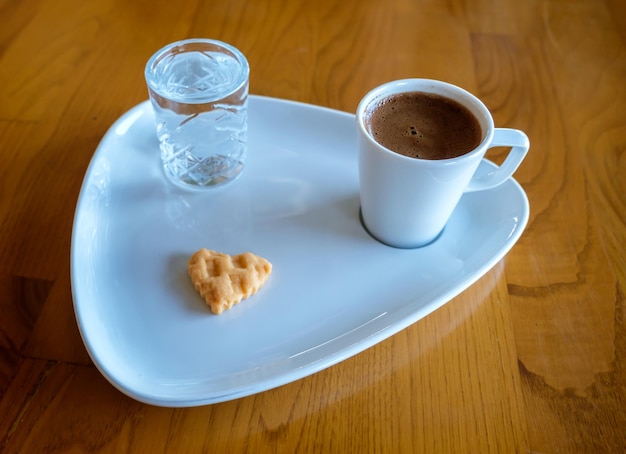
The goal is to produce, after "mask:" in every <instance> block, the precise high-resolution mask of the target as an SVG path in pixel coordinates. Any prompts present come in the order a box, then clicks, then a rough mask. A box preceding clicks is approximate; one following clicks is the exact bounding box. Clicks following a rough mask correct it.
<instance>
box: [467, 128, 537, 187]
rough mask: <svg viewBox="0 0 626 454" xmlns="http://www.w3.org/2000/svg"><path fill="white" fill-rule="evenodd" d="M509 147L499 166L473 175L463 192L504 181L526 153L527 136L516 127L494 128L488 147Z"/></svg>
mask: <svg viewBox="0 0 626 454" xmlns="http://www.w3.org/2000/svg"><path fill="white" fill-rule="evenodd" d="M493 147H511V149H510V150H509V154H508V156H507V157H506V159H505V160H504V162H503V163H502V165H501V166H500V167H496V168H495V169H493V170H492V171H490V172H488V173H486V174H482V175H480V176H479V177H477V176H476V175H474V177H472V180H471V181H470V183H469V185H468V186H467V189H465V192H474V191H482V190H483V189H491V188H495V187H496V186H498V185H500V184H502V183H504V182H505V181H506V180H507V179H508V178H510V177H511V175H513V173H514V172H515V171H516V170H517V168H518V167H519V165H520V164H521V163H522V161H523V160H524V158H525V157H526V153H528V148H529V147H530V141H529V140H528V136H527V135H526V134H524V133H523V132H522V131H520V130H518V129H508V128H495V129H494V131H493V140H492V141H491V144H490V145H489V148H493Z"/></svg>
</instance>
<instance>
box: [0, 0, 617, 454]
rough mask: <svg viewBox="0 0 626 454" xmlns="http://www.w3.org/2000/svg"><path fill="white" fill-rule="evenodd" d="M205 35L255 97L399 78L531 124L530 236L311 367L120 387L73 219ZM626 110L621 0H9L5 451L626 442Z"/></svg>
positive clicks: (594, 449) (322, 94) (3, 79)
mask: <svg viewBox="0 0 626 454" xmlns="http://www.w3.org/2000/svg"><path fill="white" fill-rule="evenodd" d="M188 37H211V38H216V39H220V40H223V41H226V42H229V43H231V44H233V45H235V46H236V47H238V48H239V49H240V50H241V51H242V52H243V53H244V54H245V55H246V56H247V58H248V60H249V62H250V66H251V69H252V76H251V86H250V90H251V92H252V93H254V94H259V95H266V96H272V97H277V98H284V99H291V100H296V101H302V102H306V103H311V104H315V105H321V106H326V107H331V108H334V109H339V110H343V111H348V112H354V111H355V108H356V105H357V104H358V102H359V100H360V98H361V97H362V96H363V95H364V94H365V93H366V92H367V91H369V90H370V89H371V88H373V87H375V86H376V85H379V84H381V83H383V82H386V81H388V80H392V79H400V78H406V77H429V78H437V79H442V80H445V81H448V82H452V83H455V84H458V85H461V86H463V87H464V88H466V89H468V90H470V91H472V92H474V93H475V94H476V95H478V96H479V97H480V98H481V99H483V101H484V102H485V104H486V105H487V106H488V107H489V109H490V110H491V111H492V113H493V115H494V119H495V122H496V124H497V125H498V126H501V127H512V128H518V129H522V130H524V131H526V132H527V134H528V136H529V137H530V141H531V150H530V152H529V155H528V157H527V159H526V160H525V161H524V163H523V164H522V166H521V167H520V169H519V170H518V172H517V173H516V179H517V180H518V181H519V182H520V184H521V185H522V186H523V188H524V190H525V191H526V192H527V194H528V198H529V200H530V206H531V213H530V221H529V223H528V227H527V229H526V231H525V232H524V234H523V236H522V238H521V239H520V240H519V242H518V243H517V244H516V245H515V247H514V248H513V249H512V250H511V252H510V253H509V254H508V255H507V256H506V257H505V258H504V259H503V260H502V261H501V262H500V263H498V264H497V265H496V266H495V267H494V268H493V269H492V270H491V271H490V272H489V273H487V274H486V275H485V276H484V277H483V278H482V279H480V280H479V281H478V282H477V283H476V284H474V285H473V286H471V287H470V288H469V289H468V290H466V291H465V292H463V293H462V294H461V295H459V296H458V297H456V298H454V299H453V300H452V301H450V302H449V303H448V304H446V305H445V306H443V307H442V308H441V309H439V310H437V311H435V312H434V313H432V314H431V315H429V316H428V317H426V318H424V319H422V320H421V321H419V322H417V323H415V324H414V325H412V326H410V327H409V328H407V329H405V330H403V331H401V332H400V333H398V334H397V335H395V336H393V337H391V338H389V339H387V340H386V341H384V342H382V343H380V344H378V345H376V346H374V347H372V348H370V349H368V350H366V351H365V352H363V353H361V354H359V355H357V356H355V357H353V358H350V359H348V360H346V361H344V362H342V363H340V364H338V365H336V366H333V367H331V368H329V369H327V370H324V371H322V372H319V373H317V374H314V375H312V376H309V377H307V378H304V379H302V380H298V381H296V382H293V383H291V384H288V385H285V386H282V387H279V388H277V389H274V390H270V391H267V392H263V393H260V394H257V395H253V396H249V397H245V398H241V399H237V400H234V401H230V402H224V403H220V404H215V405H210V406H204V407H197V408H185V409H173V408H159V407H154V406H149V405H145V404H141V403H139V402H136V401H134V400H132V399H131V398H129V397H126V396H124V395H123V394H121V393H120V392H118V391H117V390H116V389H115V388H114V387H113V386H112V385H110V384H109V383H108V382H107V381H106V380H105V379H104V378H103V376H102V375H100V373H99V372H98V370H97V369H96V368H95V366H94V365H93V364H92V362H91V360H90V359H89V356H88V355H87V353H86V350H85V348H84V346H83V344H82V341H81V338H80V335H79V333H78V328H77V326H76V322H75V319H74V313H73V307H72V294H71V284H70V274H69V256H70V253H69V251H70V238H71V232H72V222H73V216H74V211H75V208H76V200H77V197H78V193H79V190H80V186H81V183H82V179H83V177H84V175H85V171H86V169H87V166H88V164H89V161H90V159H91V157H92V155H93V152H94V150H95V149H96V147H97V145H98V143H99V141H100V139H101V138H102V136H103V135H104V133H105V132H106V130H107V129H108V128H109V126H110V125H111V124H112V123H113V122H114V121H115V120H116V119H117V118H118V117H119V116H120V115H122V114H123V113H124V112H126V111H127V110H128V109H129V108H131V107H132V106H134V105H136V104H137V103H139V102H141V101H143V100H144V99H146V98H147V90H146V88H145V83H144V79H143V67H144V65H145V62H146V61H147V59H148V58H149V56H150V55H151V54H152V53H153V52H154V51H156V50H157V49H159V48H160V47H162V46H163V45H165V44H167V43H169V42H172V41H175V40H178V39H183V38H188ZM625 105H626V3H624V2H622V1H621V0H569V1H562V0H528V1H519V0H501V1H497V2H496V1H494V0H391V1H382V0H360V1H357V0H342V1H340V0H317V1H314V2H313V1H311V2H305V1H291V0H246V1H244V0H230V1H220V2H217V1H202V0H180V1H178V2H171V1H163V0H150V1H147V0H137V1H126V0H124V1H122V0H92V1H84V0H21V1H16V0H0V451H1V452H6V453H64V452H72V453H96V452H97V453H125V452H129V453H130V452H133V453H134V452H141V453H144V452H145V453H170V452H172V453H174V452H175V453H187V452H189V453H197V452H231V453H240V452H242V453H243V452H249V453H259V452H281V453H291V452H320V453H322V452H323V453H335V452H336V453H348V452H372V453H392V452H393V453H396V452H403V453H404V452H406V453H409V452H411V453H412V452H443V453H460V452H467V453H485V452H493V453H504V452H533V453H587V452H589V453H605V452H606V453H617V452H626V325H625V323H626V309H625V307H626V302H625V296H624V294H625V292H624V289H625V288H626V254H625V253H624V251H625V247H624V245H625V244H626V113H625V109H624V106H625ZM490 157H491V158H492V159H493V160H495V161H498V159H500V156H499V153H498V151H497V150H496V151H494V152H492V154H491V155H490ZM475 247H480V245H478V244H477V245H475ZM352 266H358V264H353V265H352Z"/></svg>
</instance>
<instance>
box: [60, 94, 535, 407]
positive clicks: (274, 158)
mask: <svg viewBox="0 0 626 454" xmlns="http://www.w3.org/2000/svg"><path fill="white" fill-rule="evenodd" d="M249 115H250V117H249V156H248V162H247V167H246V170H245V171H244V173H243V174H242V175H241V177H240V178H239V179H238V180H236V181H235V182H233V183H231V184H230V185H226V186H224V187H222V188H219V189H216V190H213V191H210V192H199V193H198V192H186V191H184V190H181V189H178V188H176V187H174V186H173V185H171V184H169V183H167V181H166V180H165V178H164V176H163V174H162V173H161V167H160V162H159V151H158V144H157V140H156V137H155V132H154V123H153V121H154V120H153V116H152V111H151V108H150V105H149V104H148V103H147V102H144V103H142V104H140V105H138V106H136V107H135V108H133V109H131V110H130V111H129V112H127V113H126V114H124V115H123V116H122V117H121V118H120V119H119V120H118V121H117V122H116V123H115V124H114V125H113V126H112V127H111V129H110V130H109V131H108V132H107V134H106V135H105V136H104V138H103V139H102V142H101V143H100V146H99V147H98V149H97V151H96V153H95V155H94V157H93V160H92V162H91V164H90V166H89V169H88V171H87V174H86V176H85V181H84V183H83V187H82V190H81V193H80V197H79V200H78V205H77V210H76V216H75V220H74V231H73V237H72V260H71V267H72V290H73V296H74V308H75V312H76V318H77V321H78V325H79V328H80V332H81V335H82V337H83V341H84V343H85V345H86V347H87V350H88V351H89V354H90V355H91V358H92V359H93V361H94V363H95V364H96V366H97V367H98V369H99V370H100V371H101V372H102V374H103V375H104V376H105V377H106V378H107V379H108V380H109V381H110V382H111V383H112V384H113V385H114V386H116V387H117V388H118V389H119V390H121V391H122V392H124V393H126V394H127V395H129V396H131V397H133V398H135V399H137V400H139V401H142V402H146V403H150V404H154V405H161V406H176V407H185V406H194V405H204V404H210V403H215V402H220V401H225V400H230V399H235V398H238V397H242V396H246V395H250V394H253V393H257V392H260V391H264V390H267V389H270V388H274V387H277V386H280V385H283V384H285V383H289V382H291V381H294V380H297V379H299V378H302V377H305V376H307V375H310V374H312V373H314V372H317V371H320V370H322V369H324V368H327V367H329V366H331V365H333V364H336V363H338V362H340V361H342V360H344V359H346V358H348V357H350V356H352V355H354V354H356V353H359V352H361V351H363V350H364V349H366V348H368V347H370V346H372V345H374V344H376V343H378V342H380V341H381V340H383V339H385V338H387V337H389V336H391V335H393V334H394V333H397V332H398V331H400V330H402V329H404V328H405V327H407V326H409V325H410V324H412V323H414V322H416V321H417V320H419V319H421V318H422V317H424V316H425V315H427V314H429V313H430V312H432V311H434V310H435V309H437V308H438V307H440V306H441V305H443V304H445V303H446V302H447V301H449V300H450V299H451V298H453V297H454V296H456V295H458V294H459V293H460V292H462V291H463V290H464V289H466V288H467V287H468V286H470V285H471V284H472V283H474V282H475V281H476V280H478V279H479V278H480V277H481V276H482V275H483V274H484V273H486V272H487V271H488V270H489V269H490V268H491V267H493V266H494V265H495V264H496V263H497V262H498V261H499V260H500V259H501V258H502V257H503V256H504V255H505V254H506V253H507V252H508V251H509V250H510V248H511V247H512V246H513V244H514V243H515V242H516V241H517V239H518V238H519V236H520V235H521V233H522V231H523V229H524V227H525V226H526V222H527V220H528V211H529V210H528V200H527V198H526V195H525V193H524V191H523V190H522V188H521V187H520V186H519V185H518V184H517V183H516V182H515V181H514V180H510V181H508V182H507V183H505V184H503V185H502V186H500V187H498V188H497V189H493V190H490V191H483V192H478V193H471V194H466V195H465V196H464V197H463V198H462V200H461V202H460V204H459V206H458V207H457V209H456V211H455V213H454V214H453V217H452V219H451V220H450V222H449V224H448V226H447V227H446V229H445V230H444V232H443V234H442V235H441V237H440V238H439V239H438V240H437V241H436V242H435V243H433V244H431V245H429V246H427V247H424V248H421V249H414V250H400V249H394V248H390V247H388V246H384V245H382V244H380V243H378V242H377V241H375V240H373V239H372V238H371V237H370V236H369V235H368V234H367V233H366V232H365V231H364V229H363V228H362V226H361V224H360V222H359V202H358V176H357V164H356V128H355V124H354V116H353V115H351V114H347V113H343V112H338V111H334V110H329V109H325V108H320V107H315V106H311V105H306V104H300V103H295V102H290V101H283V100H277V99H271V98H263V97H257V96H252V97H251V99H250V113H249ZM491 166H492V164H490V163H489V162H487V161H483V163H482V164H481V167H480V170H479V171H481V172H484V171H488V170H489V168H490V167H491ZM203 247H206V248H209V249H215V250H218V251H222V252H226V253H230V254H237V253H240V252H245V251H252V252H254V253H256V254H259V255H262V256H264V257H266V258H267V259H268V260H270V261H271V262H272V264H273V267H274V268H273V273H272V275H271V277H270V279H269V281H268V283H267V284H266V285H265V287H263V288H262V289H261V290H260V291H259V292H258V293H257V294H256V295H254V296H252V297H251V298H249V299H248V300H244V301H243V302H242V303H240V304H239V305H237V306H235V307H234V308H232V309H230V310H229V311H226V312H224V313H223V314H221V315H219V316H216V315H213V314H212V313H211V312H210V311H209V309H208V308H207V306H206V305H205V304H204V302H203V300H202V299H201V298H200V296H199V295H198V294H197V293H196V292H195V290H194V289H193V286H192V284H191V282H190V280H189V277H188V276H187V271H186V266H187V260H188V259H189V257H190V255H191V254H192V253H193V252H194V251H196V250H197V249H200V248H203Z"/></svg>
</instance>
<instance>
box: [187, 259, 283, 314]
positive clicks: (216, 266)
mask: <svg viewBox="0 0 626 454" xmlns="http://www.w3.org/2000/svg"><path fill="white" fill-rule="evenodd" d="M187 270H188V271H189V276H190V277H191V281H192V282H193V286H194V287H195V288H196V290H197V291H198V292H199V293H200V295H202V297H203V298H204V300H205V301H206V303H207V305H208V306H209V307H210V308H211V311H212V312H213V313H215V314H221V313H222V312H224V311H225V310H227V309H230V308H231V307H233V306H234V305H235V304H237V303H239V302H240V301H241V300H243V299H244V298H247V297H249V296H250V295H253V294H255V293H256V292H257V291H258V290H259V289H260V288H261V287H262V286H263V284H265V282H266V281H267V279H268V278H269V276H270V274H271V272H272V264H271V263H270V262H268V261H267V260H266V259H264V258H263V257H259V256H258V255H255V254H253V253H251V252H246V253H244V254H239V255H234V256H231V255H228V254H223V253H221V252H215V251H210V250H208V249H200V250H199V251H197V252H195V253H194V254H193V255H192V256H191V258H190V259H189V265H188V267H187Z"/></svg>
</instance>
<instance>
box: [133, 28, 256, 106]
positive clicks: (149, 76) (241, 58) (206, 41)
mask: <svg viewBox="0 0 626 454" xmlns="http://www.w3.org/2000/svg"><path fill="white" fill-rule="evenodd" d="M194 44H197V45H205V46H208V47H207V50H209V49H210V50H216V51H221V52H223V53H225V54H228V55H230V56H232V57H233V58H235V60H237V62H238V63H239V68H240V73H239V74H238V78H237V81H236V82H234V83H233V84H231V85H229V86H228V90H225V91H224V92H223V93H220V95H219V97H217V98H216V97H210V98H207V96H206V95H202V94H200V95H198V96H197V97H193V96H191V97H188V96H187V97H185V98H184V99H183V98H182V97H178V96H172V94H170V93H164V91H163V89H162V88H161V87H159V86H158V85H157V84H156V82H155V75H156V69H157V68H158V67H159V65H160V64H161V62H162V61H163V60H164V59H165V58H166V57H168V56H170V55H175V54H177V53H186V52H197V51H199V49H195V48H194V49H186V48H187V47H189V46H190V45H194ZM176 49H180V50H179V51H178V52H173V51H174V50H176ZM144 77H145V80H146V84H147V85H148V89H149V90H150V91H151V92H153V93H155V94H157V95H158V96H160V97H162V98H165V99H169V100H172V101H176V102H185V103H187V104H201V103H207V102H212V101H215V100H218V99H222V98H224V97H227V96H230V95H231V94H233V93H235V92H237V91H239V90H241V88H242V87H243V86H244V85H246V84H247V83H248V81H249V78H250V65H249V63H248V60H247V59H246V57H245V55H244V54H243V53H242V52H241V51H240V50H239V49H237V48H236V47H235V46H233V45H232V44H228V43H225V42H223V41H220V40H216V39H210V38H189V39H183V40H179V41H175V42H172V43H169V44H166V45H165V46H163V47H161V48H160V49H159V50H157V51H156V52H154V53H153V54H152V56H150V58H149V59H148V61H147V62H146V66H145V68H144Z"/></svg>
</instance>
